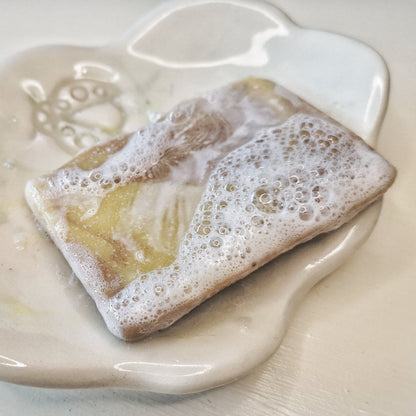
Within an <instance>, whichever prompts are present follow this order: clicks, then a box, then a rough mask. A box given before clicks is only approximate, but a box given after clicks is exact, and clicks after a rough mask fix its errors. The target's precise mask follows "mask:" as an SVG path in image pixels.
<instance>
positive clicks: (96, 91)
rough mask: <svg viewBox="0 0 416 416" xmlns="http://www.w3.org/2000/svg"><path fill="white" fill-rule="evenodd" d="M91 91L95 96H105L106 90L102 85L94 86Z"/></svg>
mask: <svg viewBox="0 0 416 416" xmlns="http://www.w3.org/2000/svg"><path fill="white" fill-rule="evenodd" d="M92 92H93V93H94V94H95V95H96V96H97V97H105V96H106V95H107V91H106V90H105V89H104V87H101V86H96V87H94V89H93V90H92Z"/></svg>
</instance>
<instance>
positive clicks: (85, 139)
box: [79, 133, 98, 147]
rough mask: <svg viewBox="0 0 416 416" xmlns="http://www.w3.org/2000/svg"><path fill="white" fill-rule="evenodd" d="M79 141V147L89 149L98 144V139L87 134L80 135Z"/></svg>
mask: <svg viewBox="0 0 416 416" xmlns="http://www.w3.org/2000/svg"><path fill="white" fill-rule="evenodd" d="M79 141H80V144H81V147H91V146H93V145H94V144H96V143H97V142H98V139H97V138H96V137H95V136H94V135H92V134H90V133H87V134H84V135H82V136H81V138H80V140H79Z"/></svg>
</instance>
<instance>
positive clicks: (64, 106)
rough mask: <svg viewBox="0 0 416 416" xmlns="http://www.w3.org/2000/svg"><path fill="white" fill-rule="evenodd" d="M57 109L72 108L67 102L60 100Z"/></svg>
mask: <svg viewBox="0 0 416 416" xmlns="http://www.w3.org/2000/svg"><path fill="white" fill-rule="evenodd" d="M56 107H58V109H59V110H63V111H65V110H69V109H70V108H71V104H70V103H69V101H67V100H58V101H57V102H56Z"/></svg>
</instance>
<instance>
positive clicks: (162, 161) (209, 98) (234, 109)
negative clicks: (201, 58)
mask: <svg viewBox="0 0 416 416" xmlns="http://www.w3.org/2000/svg"><path fill="white" fill-rule="evenodd" d="M237 85H238V84H237ZM279 91H280V90H279ZM279 94H281V91H280V92H279ZM286 95H287V97H283V98H279V97H280V96H275V97H274V98H273V100H274V101H276V100H277V101H276V102H271V100H269V101H264V100H262V98H261V97H256V95H255V94H254V95H251V94H247V91H245V90H244V88H243V89H241V88H239V87H235V86H234V87H233V86H231V87H225V88H223V89H219V90H216V91H214V92H212V93H209V94H207V95H206V96H205V98H200V99H196V100H192V101H189V102H187V103H184V104H181V105H179V106H177V107H175V108H174V109H173V110H172V112H171V113H169V114H168V115H166V116H164V117H162V118H161V119H160V121H159V122H158V123H155V124H152V125H151V126H148V127H145V128H142V129H141V130H139V131H138V132H136V133H135V134H133V135H131V136H130V137H129V138H128V140H127V142H126V144H125V146H124V147H123V148H122V149H121V150H119V151H117V152H116V153H114V154H112V155H111V156H110V157H109V158H108V159H107V160H106V161H105V162H104V163H102V164H101V165H100V166H99V167H97V168H95V169H93V170H91V171H85V170H83V169H81V168H77V167H68V168H63V169H61V170H58V171H57V172H55V173H54V174H52V175H49V176H47V177H44V178H40V179H38V180H35V181H34V182H32V184H31V185H30V186H29V188H30V187H32V188H30V189H32V190H29V191H28V199H29V200H30V199H31V198H32V199H33V198H34V197H33V195H31V193H32V194H33V186H34V187H35V188H36V187H37V188H38V189H42V190H41V191H40V192H41V193H42V197H41V198H43V199H45V200H49V199H51V200H54V201H57V200H61V201H68V200H71V199H72V200H73V198H76V199H75V200H76V201H77V204H79V205H82V204H87V205H88V204H90V205H88V207H89V208H88V209H89V211H88V210H87V212H89V215H92V214H94V212H95V211H94V209H95V210H96V209H97V207H98V206H99V201H100V200H101V199H102V198H103V197H104V196H105V195H106V194H107V193H108V192H109V190H111V189H115V188H117V187H118V186H123V185H126V184H128V183H130V182H131V181H132V180H134V181H138V180H139V181H145V182H144V183H152V181H153V180H154V179H157V181H161V180H163V181H166V182H165V183H166V184H167V185H166V186H167V187H171V185H170V184H171V183H173V182H172V181H174V183H176V184H177V185H176V186H178V187H179V188H181V189H182V190H183V187H186V186H189V185H190V184H192V186H196V185H198V186H199V190H196V191H195V195H193V196H192V198H190V199H192V201H193V202H192V203H191V204H190V205H187V203H186V201H185V200H186V197H185V198H184V201H185V202H184V203H183V205H184V209H183V211H184V212H185V213H186V216H187V218H189V220H190V224H189V227H188V228H187V229H182V230H180V232H178V238H179V240H180V245H179V251H178V254H177V257H176V260H175V261H174V262H173V263H172V264H170V265H169V266H167V267H164V268H161V269H156V270H152V271H150V272H148V273H145V274H143V273H142V274H140V273H139V272H138V273H137V278H136V280H134V281H133V282H131V283H130V284H129V285H127V286H126V287H124V288H123V289H122V290H121V291H119V292H118V293H117V294H116V295H115V296H113V297H111V298H109V299H107V298H106V297H105V296H102V293H103V292H104V291H105V289H106V287H107V288H108V286H111V287H117V284H119V283H120V282H117V281H111V282H108V281H106V279H105V276H103V275H102V273H101V272H100V271H99V270H98V267H97V264H96V260H95V258H94V256H93V253H90V252H89V251H88V250H87V249H85V248H83V247H80V246H75V245H74V244H67V243H65V238H64V235H63V234H62V233H64V232H65V230H64V228H65V226H64V225H63V226H60V228H61V230H60V234H59V233H57V232H56V230H54V229H53V228H52V229H51V227H50V226H49V227H48V225H47V229H48V232H50V233H51V235H52V237H53V238H54V240H55V243H56V244H57V245H58V247H60V249H61V250H62V251H63V253H64V255H65V256H66V257H67V259H68V261H69V263H70V264H71V265H72V267H73V268H74V271H75V272H76V273H77V274H78V277H79V278H80V279H81V281H82V282H83V284H84V285H85V287H86V288H87V290H88V291H89V293H90V294H91V295H92V297H93V298H94V299H95V300H96V303H97V306H98V308H99V309H100V311H101V313H102V315H103V317H104V319H105V320H106V322H107V325H108V327H109V329H110V330H111V331H112V332H113V333H114V334H116V335H117V336H120V337H127V338H134V337H135V336H141V335H145V334H147V333H149V332H152V331H154V330H156V329H160V328H164V327H166V326H168V325H169V324H171V323H172V322H173V321H175V320H176V319H178V318H179V317H180V316H182V315H183V314H184V313H186V312H187V311H189V310H190V309H192V308H193V307H195V306H196V305H198V304H199V303H200V302H201V301H202V300H204V299H205V298H206V297H207V296H209V295H211V294H213V293H214V292H216V291H218V290H220V289H221V288H223V287H224V286H226V285H229V284H230V283H232V282H233V281H235V280H237V279H239V278H241V277H243V276H245V275H247V274H248V273H250V272H251V271H252V270H254V269H256V268H258V267H260V266H261V265H262V264H264V263H265V262H266V261H268V260H270V259H271V258H272V257H274V256H276V255H278V254H280V253H281V252H283V251H285V250H288V249H290V248H291V247H293V246H294V245H296V244H298V243H300V242H303V241H305V240H307V239H310V238H312V237H313V236H315V235H316V234H318V233H320V232H324V231H327V230H330V229H333V228H336V227H338V226H340V225H341V224H342V223H344V222H345V221H347V220H348V219H349V218H350V217H351V216H352V215H354V214H355V213H356V211H357V210H358V209H361V208H362V207H363V205H366V204H368V203H370V202H371V201H372V200H373V199H374V198H375V197H376V196H377V195H379V194H380V192H381V191H383V190H384V189H386V188H387V186H388V185H389V184H390V183H391V181H392V177H393V176H394V173H393V168H391V166H390V165H389V164H388V163H387V162H386V161H385V160H384V159H383V158H382V157H381V156H379V155H378V154H376V153H375V152H374V151H373V150H371V149H370V148H369V147H368V146H367V145H365V144H364V142H363V141H361V140H360V139H358V138H357V137H355V136H354V135H353V134H352V133H351V132H349V131H348V130H346V129H344V128H342V127H340V126H339V125H338V124H336V123H334V122H332V121H330V120H327V119H325V118H322V117H317V116H315V115H312V114H314V113H316V110H311V108H310V106H308V105H306V104H305V103H302V102H300V100H298V99H295V98H293V97H291V94H290V93H286ZM276 97H277V98H276ZM279 100H280V101H279ZM273 108H274V110H273ZM278 108H280V109H278ZM276 109H277V110H276ZM299 109H302V110H304V111H307V112H308V113H302V112H299ZM311 113H312V114H311ZM146 181H147V182H146ZM149 181H150V182H149ZM161 186H162V188H163V186H164V185H163V184H162V185H161ZM29 188H28V189H29ZM159 188H160V186H159ZM162 188H161V189H162ZM179 188H178V189H179ZM196 188H197V186H196ZM196 188H195V189H196ZM178 189H173V188H172V189H170V190H169V191H166V189H165V191H164V192H162V191H161V192H159V191H160V189H159V190H158V191H157V192H159V194H158V195H160V197H161V198H162V199H163V200H159V199H158V198H159V197H158V196H157V195H156V196H155V199H154V201H153V202H152V204H151V205H152V206H153V211H154V212H152V215H153V216H155V217H158V216H159V217H163V215H165V212H166V210H164V208H163V207H168V206H169V201H165V199H166V198H167V197H168V196H169V195H170V196H171V195H172V192H173V193H175V194H177V193H178V192H177V191H178ZM171 191H172V192H171ZM181 192H183V191H181ZM184 195H186V191H184ZM198 200H199V204H198V203H197V202H198ZM97 201H98V203H97ZM138 201H139V202H140V199H138ZM37 204H38V205H39V200H38V201H37ZM196 205H197V208H196V209H195V211H193V210H194V207H195V206H196ZM62 206H63V207H64V206H65V202H64V204H63V205H62ZM190 207H191V208H190ZM158 209H161V210H162V211H161V212H159V213H158ZM147 211H152V207H150V206H149V207H147V206H144V205H141V206H137V207H134V206H133V211H132V212H133V214H134V213H135V214H134V215H135V216H136V217H137V218H136V220H135V221H132V222H131V226H132V227H137V226H138V223H140V221H143V222H146V221H147V220H146V218H147V217H146V215H147V214H146V212H147ZM40 215H43V214H42V213H41V214H40ZM54 215H57V216H58V217H59V216H62V213H60V212H59V210H58V212H56V213H55V214H54ZM131 215H132V213H130V216H131ZM140 218H141V219H140ZM185 222H188V221H185ZM55 223H56V221H55ZM125 228H128V225H127V226H126V227H125ZM114 233H115V234H114V235H115V236H116V237H117V236H118V237H117V238H118V239H119V240H120V241H123V242H124V244H127V245H129V244H130V243H129V241H128V236H126V235H125V234H123V235H121V234H120V230H114ZM117 233H119V234H120V235H119V234H117ZM156 234H157V233H156ZM154 243H155V245H158V244H159V245H160V244H163V242H161V241H159V240H157V238H156V240H154ZM131 244H132V245H133V243H131ZM137 256H138V257H137V258H138V259H140V258H142V257H143V253H141V252H140V250H137ZM97 273H98V274H97ZM100 273H101V275H99V274H100ZM131 328H133V330H132V333H129V331H130V330H131ZM126 334H128V335H126Z"/></svg>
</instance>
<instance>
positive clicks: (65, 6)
mask: <svg viewBox="0 0 416 416" xmlns="http://www.w3.org/2000/svg"><path fill="white" fill-rule="evenodd" d="M155 3H156V2H151V1H149V0H146V1H138V0H136V1H134V2H133V1H128V0H123V1H122V0H119V1H118V2H110V1H108V0H104V1H100V2H98V1H93V2H92V1H91V2H88V3H87V2H85V1H80V0H73V1H71V2H66V3H64V2H56V1H46V0H42V1H37V2H36V3H35V2H33V3H32V2H29V1H23V0H22V1H18V2H14V3H11V2H10V3H8V2H5V1H3V2H2V4H1V13H0V57H2V58H4V57H5V56H7V55H9V54H11V53H13V52H15V51H17V50H23V49H25V48H27V47H30V46H35V45H41V44H45V43H51V42H53V43H67V44H80V45H99V44H105V43H106V42H108V41H110V40H111V39H113V38H114V37H119V36H120V34H121V33H123V32H124V31H125V30H126V29H128V28H129V27H131V25H132V24H133V23H134V22H136V21H137V19H138V17H139V16H140V15H141V14H142V13H143V12H145V11H146V10H149V9H150V7H152V6H153V5H154V4H155ZM274 3H275V4H276V5H278V6H279V7H280V8H281V9H282V10H283V11H284V12H286V13H287V14H288V15H289V16H290V17H291V18H292V19H293V20H294V21H295V22H296V23H297V24H299V25H301V26H305V27H310V28H315V29H324V30H329V31H334V32H338V33H341V34H344V35H347V36H351V37H353V38H356V39H359V40H362V41H364V42H366V43H367V44H369V45H370V46H372V47H373V48H374V49H376V50H377V51H378V52H379V53H380V54H381V55H382V56H383V57H384V58H385V60H386V62H387V66H388V67H389V70H390V74H391V94H390V102H389V107H388V110H387V115H386V119H385V122H384V124H383V128H382V130H381V133H380V138H379V144H378V150H379V151H380V152H381V153H382V154H383V155H385V156H386V157H387V158H388V159H389V160H390V161H391V162H392V163H393V164H394V165H395V166H396V167H397V168H398V171H399V176H398V178H397V180H396V183H395V185H394V186H393V188H392V189H391V190H389V192H388V194H387V195H386V197H385V203H384V206H383V211H382V214H381V217H380V220H379V223H378V225H377V227H376V230H375V232H374V233H373V235H372V236H371V237H370V240H369V241H368V242H367V243H366V244H365V246H364V247H363V248H362V249H361V250H360V251H359V252H357V253H356V254H355V255H354V256H353V257H352V258H351V260H350V261H349V262H348V263H347V264H346V265H345V266H343V267H342V268H341V269H340V270H338V271H337V272H336V273H334V274H333V275H331V276H330V277H329V278H327V279H325V280H324V281H323V282H322V283H321V284H319V285H318V286H317V287H315V288H314V289H313V291H312V292H311V293H310V294H309V295H308V296H307V298H306V299H305V301H304V302H303V304H302V306H301V308H300V309H299V310H298V312H297V313H296V315H295V317H294V319H293V320H292V324H291V326H290V328H289V331H288V333H287V335H286V337H285V339H284V342H283V344H282V346H281V348H280V349H279V350H278V352H277V353H276V354H275V355H274V356H273V357H272V358H271V360H269V361H268V362H267V363H266V364H264V365H263V366H261V367H260V368H258V369H257V370H256V371H254V372H253V373H252V374H251V375H249V376H248V377H245V378H244V379H242V380H240V381H238V382H236V383H234V384H231V385H229V386H226V387H223V388H218V389H215V390H213V391H210V392H205V393H201V394H195V395H190V396H166V395H156V394H146V393H137V392H132V391H115V390H108V389H105V390H72V391H65V390H44V389H35V388H29V387H22V386H13V385H8V384H5V383H0V415H1V416H3V415H5V416H9V415H22V414H28V415H42V416H48V415H66V414H74V415H95V414H100V415H107V414H108V415H110V414H111V415H114V414H152V415H165V414H168V415H180V414H181V415H182V414H198V415H215V414H223V415H245V414H247V415H264V414H273V415H285V416H291V415H382V416H385V415H409V416H410V415H414V414H416V392H415V391H416V326H415V321H416V303H415V301H414V297H415V294H416V279H415V274H416V260H415V256H414V248H413V246H414V243H413V241H412V240H413V238H414V235H415V231H416V230H415V228H416V227H415V217H414V214H413V212H414V206H415V199H416V196H415V193H414V181H415V179H416V172H415V170H416V168H415V163H414V160H415V158H416V140H415V139H416V99H415V96H416V81H415V75H416V48H415V45H414V43H415V41H416V25H415V21H416V3H415V2H414V1H413V0H407V1H406V0H397V1H396V2H394V3H393V2H390V1H387V0H386V1H383V0H372V1H370V0H366V1H359V0H350V1H349V2H346V1H340V0H310V1H308V2H305V1H303V0H275V1H274Z"/></svg>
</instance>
